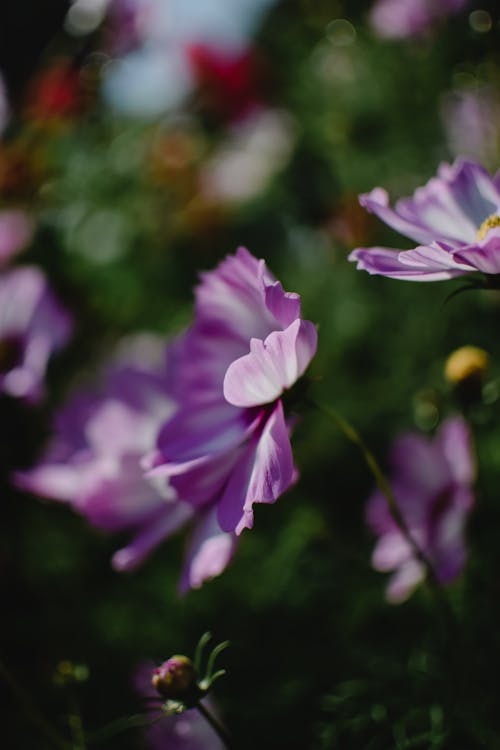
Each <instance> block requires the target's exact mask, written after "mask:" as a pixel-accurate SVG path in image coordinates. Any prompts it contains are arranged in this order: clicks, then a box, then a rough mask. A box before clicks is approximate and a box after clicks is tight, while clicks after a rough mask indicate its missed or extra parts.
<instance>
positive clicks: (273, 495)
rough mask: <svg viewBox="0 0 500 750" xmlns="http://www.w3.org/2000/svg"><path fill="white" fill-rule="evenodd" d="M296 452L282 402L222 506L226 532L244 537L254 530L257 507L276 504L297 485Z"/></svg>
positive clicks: (244, 460)
mask: <svg viewBox="0 0 500 750" xmlns="http://www.w3.org/2000/svg"><path fill="white" fill-rule="evenodd" d="M295 477H296V471H295V467H294V465H293V456H292V448H291V445H290V437H289V434H288V427H287V425H286V422H285V417H284V414H283V405H282V403H281V401H278V403H277V404H276V406H275V408H274V410H273V411H272V413H271V414H270V415H269V417H268V418H267V420H266V422H265V425H264V428H263V429H262V432H261V434H260V435H258V434H256V436H255V438H254V439H253V440H251V441H250V443H249V445H248V448H247V450H246V451H245V453H244V454H243V455H242V456H241V458H240V460H239V462H238V464H237V465H236V466H235V468H234V469H233V472H232V474H231V477H230V479H229V482H228V484H227V486H226V488H225V490H224V492H223V494H222V497H221V499H220V501H219V503H218V520H219V523H220V526H221V528H222V529H223V530H224V531H235V532H236V534H240V533H241V532H242V531H243V529H244V528H251V527H252V526H253V510H252V506H253V504H254V503H274V502H275V501H276V500H277V499H278V497H279V496H280V495H281V494H283V492H285V490H287V489H288V488H289V487H290V486H291V485H292V484H293V482H294V480H295Z"/></svg>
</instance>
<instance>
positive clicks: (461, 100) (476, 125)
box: [441, 86, 500, 164]
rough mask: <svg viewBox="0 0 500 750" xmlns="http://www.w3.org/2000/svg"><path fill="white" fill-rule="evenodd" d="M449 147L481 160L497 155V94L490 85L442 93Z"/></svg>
mask: <svg viewBox="0 0 500 750" xmlns="http://www.w3.org/2000/svg"><path fill="white" fill-rule="evenodd" d="M441 116H442V122H443V126H444V128H445V131H446V135H447V139H448V143H449V147H450V149H451V151H452V152H453V153H454V154H455V155H458V154H464V155H465V156H468V157H470V158H472V159H475V160H477V161H479V162H481V163H483V164H497V163H498V161H499V156H500V124H499V123H500V98H499V96H498V91H497V89H496V88H495V87H494V86H482V87H480V88H468V89H463V90H461V91H454V92H452V93H448V94H446V96H445V97H444V99H443V102H442V107H441Z"/></svg>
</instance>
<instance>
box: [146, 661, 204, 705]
mask: <svg viewBox="0 0 500 750" xmlns="http://www.w3.org/2000/svg"><path fill="white" fill-rule="evenodd" d="M151 682H152V685H153V687H154V688H155V690H157V691H158V693H160V695H161V696H162V697H163V698H166V699H168V700H176V701H180V702H182V703H188V704H189V703H192V702H194V701H196V700H197V698H198V697H199V688H198V685H197V682H196V670H195V668H194V665H193V662H192V661H191V659H189V658H188V657H187V656H180V655H175V656H171V657H170V659H167V661H165V662H163V664H162V665H161V666H160V667H157V668H156V669H155V670H154V672H153V677H152V679H151Z"/></svg>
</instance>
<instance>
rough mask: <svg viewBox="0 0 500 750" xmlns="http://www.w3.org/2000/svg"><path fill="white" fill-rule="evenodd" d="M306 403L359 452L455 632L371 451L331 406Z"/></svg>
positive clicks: (428, 568) (432, 571) (448, 609)
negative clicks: (329, 422)
mask: <svg viewBox="0 0 500 750" xmlns="http://www.w3.org/2000/svg"><path fill="white" fill-rule="evenodd" d="M308 400H309V403H310V404H311V405H312V406H314V407H315V408H316V409H318V410H319V411H320V412H322V413H323V414H324V415H325V416H327V417H328V418H329V419H330V420H331V421H332V422H334V424H335V425H336V426H337V427H338V428H339V430H340V431H341V432H342V433H343V434H344V435H345V437H346V438H347V439H348V440H349V441H350V442H351V443H353V444H354V445H355V446H356V447H357V448H359V450H360V451H361V453H362V455H363V458H364V460H365V463H366V465H367V467H368V468H369V470H370V471H371V473H372V475H373V477H374V479H375V482H376V484H377V487H378V488H379V490H380V492H381V493H382V495H383V496H384V497H385V499H386V501H387V505H388V507H389V511H390V513H391V515H392V517H393V519H394V521H395V523H396V524H397V526H398V528H399V530H400V531H401V533H402V534H403V536H404V538H405V539H406V541H407V542H408V544H409V545H410V547H411V548H412V550H413V552H414V554H415V557H416V558H417V559H418V560H419V561H420V562H421V563H422V564H423V565H424V567H425V569H426V571H427V578H426V580H427V582H428V585H429V588H430V590H431V592H432V594H433V596H434V598H435V600H436V602H437V603H438V605H439V607H440V609H441V612H442V615H443V618H444V620H445V623H446V626H447V628H448V629H449V630H451V631H455V618H454V616H453V612H452V610H451V607H450V604H449V602H448V600H447V598H446V597H445V596H444V595H443V592H442V589H441V586H440V583H439V578H438V576H437V574H436V571H435V569H434V566H433V564H432V562H431V561H430V560H429V558H428V557H427V555H426V554H425V552H424V551H423V550H422V548H421V547H420V545H419V544H418V542H416V541H415V539H414V538H413V536H412V534H411V532H410V529H409V528H408V524H407V523H406V520H405V518H404V516H403V514H402V513H401V510H400V509H399V506H398V504H397V501H396V498H395V497H394V493H393V491H392V488H391V485H390V484H389V482H388V480H387V478H386V476H385V474H384V472H383V471H382V469H381V468H380V466H379V464H378V461H377V459H376V458H375V456H374V455H373V453H372V452H371V450H370V449H369V448H368V446H367V445H366V443H365V442H364V440H363V438H362V437H361V435H360V434H359V432H358V431H357V430H356V429H355V428H354V427H353V426H352V425H351V424H350V423H349V422H347V420H346V419H344V417H342V416H341V415H340V414H339V413H338V412H337V411H336V410H335V409H333V408H332V407H331V406H325V405H324V404H320V403H318V402H317V401H314V400H312V399H308Z"/></svg>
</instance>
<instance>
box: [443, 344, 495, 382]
mask: <svg viewBox="0 0 500 750" xmlns="http://www.w3.org/2000/svg"><path fill="white" fill-rule="evenodd" d="M488 364H489V356H488V353H487V352H485V351H484V349H479V348H478V347H477V346H461V347H460V349H456V350H455V351H454V352H452V353H451V354H450V356H449V357H448V359H447V360H446V364H445V368H444V374H445V377H446V380H447V381H448V382H449V383H451V384H452V385H458V384H459V383H463V382H464V381H465V380H470V379H473V380H481V379H482V377H483V375H484V374H485V373H486V370H487V369H488Z"/></svg>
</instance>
